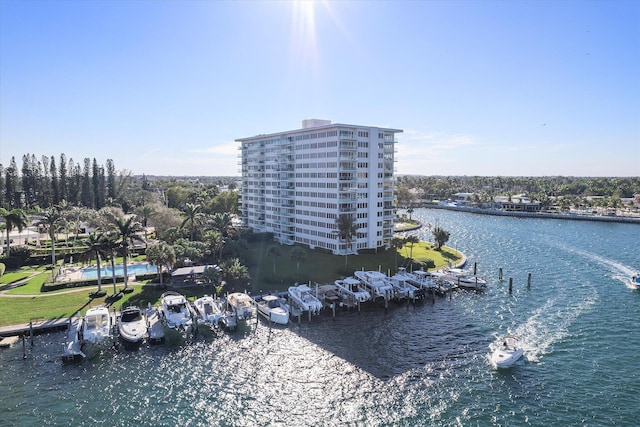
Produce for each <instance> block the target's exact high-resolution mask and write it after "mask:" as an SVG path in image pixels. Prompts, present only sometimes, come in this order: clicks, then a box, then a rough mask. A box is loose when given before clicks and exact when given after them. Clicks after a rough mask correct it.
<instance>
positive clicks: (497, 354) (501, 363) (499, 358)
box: [491, 348, 524, 368]
mask: <svg viewBox="0 0 640 427" xmlns="http://www.w3.org/2000/svg"><path fill="white" fill-rule="evenodd" d="M523 354H524V350H522V349H521V348H520V349H517V350H515V351H503V350H496V351H494V352H493V354H492V355H491V361H492V362H493V364H494V365H495V366H496V367H497V368H509V367H511V366H513V364H514V363H516V362H517V361H518V360H520V358H521V357H522V355H523Z"/></svg>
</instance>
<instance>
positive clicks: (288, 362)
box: [0, 209, 640, 426]
mask: <svg viewBox="0 0 640 427" xmlns="http://www.w3.org/2000/svg"><path fill="white" fill-rule="evenodd" d="M413 217H416V218H418V219H420V220H421V221H423V222H424V223H429V224H432V225H436V224H437V225H439V226H440V227H442V228H444V229H445V230H447V231H449V232H450V234H451V239H450V241H449V242H448V243H447V244H448V245H449V246H451V247H454V248H456V249H458V250H460V251H462V252H464V253H465V254H466V255H467V256H468V258H469V263H470V264H472V263H474V262H477V265H478V269H479V270H480V272H481V273H482V274H486V275H487V279H488V289H487V290H486V291H485V292H484V293H475V292H470V293H469V292H458V293H454V294H453V295H452V297H451V299H449V298H444V297H437V298H436V299H435V302H433V303H432V302H431V301H430V300H429V301H427V302H426V303H424V304H422V305H416V306H414V305H411V304H402V305H391V306H390V308H389V310H388V311H387V312H385V311H384V309H382V308H377V307H375V308H373V307H372V308H367V309H364V310H363V311H362V312H360V313H358V312H357V311H350V312H339V313H338V314H337V317H336V319H335V320H332V318H331V316H330V315H326V314H325V315H324V316H321V317H317V318H314V319H313V320H312V321H311V322H310V323H309V322H307V321H306V320H304V321H303V322H302V323H301V324H298V323H292V324H290V325H288V326H286V327H282V328H273V329H269V327H268V326H267V325H266V324H265V323H263V322H260V323H258V327H257V328H251V329H249V328H244V329H243V330H241V331H240V332H237V333H234V334H224V333H220V334H219V335H217V336H211V335H209V336H200V337H199V338H198V339H197V340H195V341H194V342H191V343H188V344H185V345H184V346H180V347H173V348H169V347H166V346H158V347H150V348H147V347H143V348H141V349H139V350H137V351H124V350H120V351H118V352H114V351H108V352H105V353H103V354H101V355H100V356H98V357H96V358H94V359H91V360H85V361H83V362H81V363H79V364H77V365H63V364H62V362H61V360H60V354H61V350H62V344H61V343H62V341H63V340H64V334H63V333H49V334H44V335H39V336H36V337H35V340H34V346H33V348H31V347H29V346H27V357H26V359H24V360H23V358H22V347H21V346H17V347H14V348H13V349H9V350H5V351H0V390H2V399H0V414H2V421H1V422H0V424H3V425H38V426H42V425H56V426H57V425H80V426H82V425H87V426H88V425H109V426H130V425H135V426H147V425H148V426H175V425H181V426H182V425H184V426H210V425H228V426H245V425H251V426H253V425H277V426H303V425H305V426H306V425H309V426H326V425H366V426H378V425H399V426H414V425H438V426H439V425H464V426H467V425H479V426H492V425H495V426H526V425H533V426H541V425H562V426H577V425H619V426H633V425H637V424H638V419H639V417H640V405H638V396H640V370H639V369H638V366H640V355H639V354H640V353H639V352H638V344H639V343H640V328H638V319H639V318H640V292H637V291H633V290H631V289H630V288H629V286H628V285H627V284H626V281H627V279H628V278H629V277H630V276H631V275H632V274H634V273H636V272H637V271H638V270H640V226H638V225H635V224H616V223H597V222H582V221H567V220H553V219H528V218H527V219H525V218H510V217H493V216H483V215H474V214H469V213H460V212H450V211H436V210H426V209H416V211H415V212H414V213H413ZM417 233H418V234H419V235H420V236H421V237H422V239H423V240H430V236H429V230H428V228H427V227H423V228H422V229H421V230H419V231H417ZM349 264H350V265H353V266H354V268H357V256H352V257H349ZM499 268H502V269H503V274H504V280H503V281H499V280H498V270H499ZM528 273H531V277H532V282H531V287H530V288H528V287H527V275H528ZM509 278H512V279H513V291H512V293H511V294H510V293H509V292H508V279H509ZM506 332H512V333H516V334H518V335H519V336H520V337H521V339H522V341H523V343H524V346H525V350H526V360H524V361H523V362H522V363H520V364H518V365H516V366H515V367H513V368H510V369H508V370H502V371H496V370H494V369H493V368H492V367H491V366H490V364H489V362H488V359H487V355H488V353H489V345H490V344H491V343H493V342H496V340H498V339H499V338H498V337H499V335H502V334H504V333H506Z"/></svg>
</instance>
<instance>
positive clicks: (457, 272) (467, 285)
mask: <svg viewBox="0 0 640 427" xmlns="http://www.w3.org/2000/svg"><path fill="white" fill-rule="evenodd" d="M443 273H444V276H443V278H444V279H445V280H447V281H448V282H450V283H452V284H454V285H457V286H458V287H459V288H462V289H476V290H480V289H483V288H486V287H487V280H486V278H485V277H480V276H477V275H474V274H472V273H470V272H468V271H466V270H462V269H460V268H447V269H445V270H444V271H443Z"/></svg>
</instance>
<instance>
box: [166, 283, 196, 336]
mask: <svg viewBox="0 0 640 427" xmlns="http://www.w3.org/2000/svg"><path fill="white" fill-rule="evenodd" d="M160 303H161V305H160V316H161V318H162V320H163V322H164V323H165V325H166V326H167V327H168V328H170V329H179V330H186V329H187V328H189V327H190V326H191V325H192V323H193V319H192V316H193V313H192V312H191V307H190V306H189V303H188V302H187V299H186V298H185V297H184V295H180V294H179V293H177V292H172V291H169V292H165V293H164V294H162V296H161V297H160Z"/></svg>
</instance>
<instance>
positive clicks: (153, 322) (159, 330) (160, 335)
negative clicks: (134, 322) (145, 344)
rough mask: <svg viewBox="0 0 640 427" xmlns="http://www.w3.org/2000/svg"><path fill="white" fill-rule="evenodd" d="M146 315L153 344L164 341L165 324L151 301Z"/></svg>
mask: <svg viewBox="0 0 640 427" xmlns="http://www.w3.org/2000/svg"><path fill="white" fill-rule="evenodd" d="M144 315H145V319H146V322H147V336H148V338H149V342H150V343H152V344H155V343H161V342H164V325H163V324H162V320H161V319H160V313H159V312H158V309H157V308H155V307H152V306H151V303H149V304H148V305H147V309H146V311H145V313H144Z"/></svg>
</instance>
